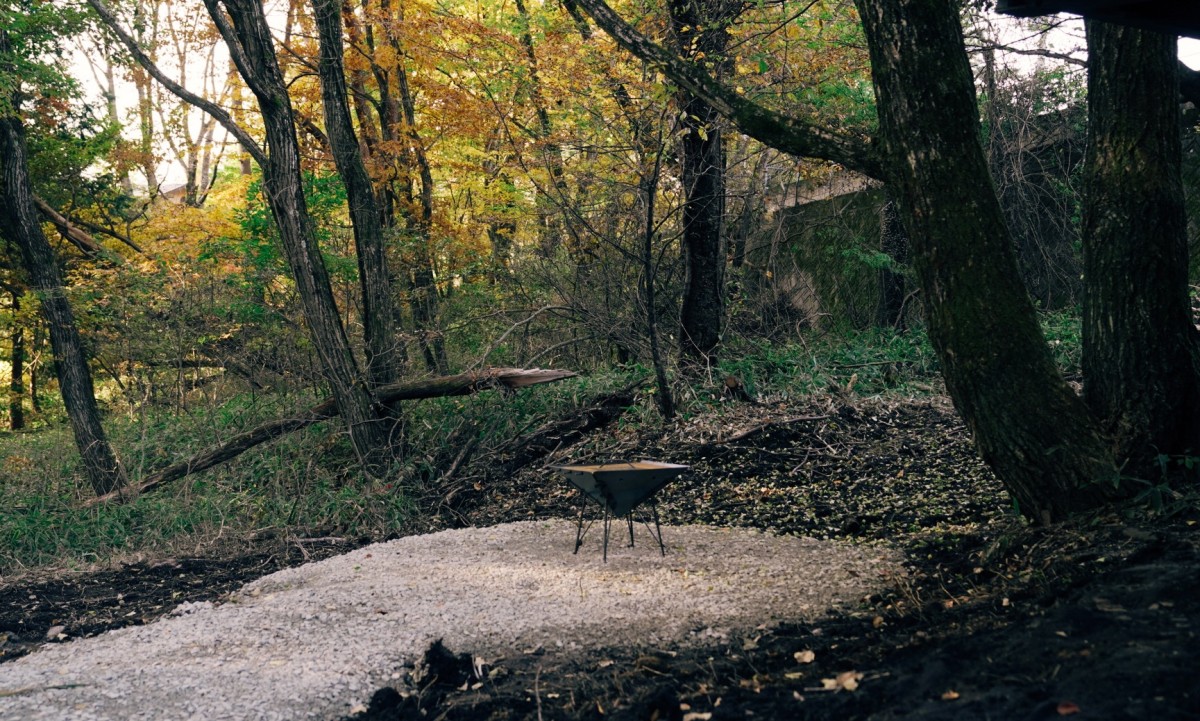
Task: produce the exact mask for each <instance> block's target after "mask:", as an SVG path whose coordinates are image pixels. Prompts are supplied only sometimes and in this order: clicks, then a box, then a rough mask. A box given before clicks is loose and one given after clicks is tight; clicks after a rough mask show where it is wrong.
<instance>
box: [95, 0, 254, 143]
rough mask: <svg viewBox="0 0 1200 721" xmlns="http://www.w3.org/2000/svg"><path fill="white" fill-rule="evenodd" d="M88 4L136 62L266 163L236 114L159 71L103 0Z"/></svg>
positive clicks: (173, 93) (172, 92)
mask: <svg viewBox="0 0 1200 721" xmlns="http://www.w3.org/2000/svg"><path fill="white" fill-rule="evenodd" d="M87 3H88V5H90V6H91V8H92V9H93V10H95V11H96V14H97V15H99V16H100V20H101V21H102V22H103V23H104V24H105V25H106V26H108V29H109V30H111V31H112V33H113V34H114V35H116V36H117V38H118V39H119V40H120V41H121V44H122V45H124V46H125V49H126V50H128V51H129V53H130V55H132V56H133V59H134V60H136V61H137V63H138V64H139V65H141V66H142V67H143V68H144V69H145V70H146V72H147V73H149V74H150V76H151V77H153V78H154V79H155V80H157V81H158V82H159V83H161V84H162V86H163V87H164V88H166V89H167V90H169V91H170V92H171V94H172V95H175V96H176V97H178V98H179V99H180V100H183V101H184V102H187V103H190V104H191V105H194V106H195V107H197V108H200V109H201V110H203V111H204V112H206V113H208V114H209V115H211V116H213V117H214V118H216V120H217V122H218V123H220V124H221V126H222V127H224V128H225V129H226V130H227V131H229V134H230V135H232V136H233V137H235V138H237V141H238V143H240V144H241V146H242V148H243V149H244V150H245V151H246V152H247V153H249V154H250V157H252V158H254V160H255V161H256V162H257V163H258V164H259V165H265V164H266V162H267V155H266V153H265V152H264V151H263V149H262V146H261V145H259V144H258V142H257V141H256V140H255V139H254V138H253V137H251V135H250V134H249V133H247V132H246V131H245V130H244V129H243V128H242V127H241V126H240V125H238V124H237V123H236V122H234V120H233V117H232V116H230V114H229V113H228V112H226V111H225V109H224V108H222V107H221V106H219V105H217V104H216V103H214V102H212V101H211V100H206V99H204V98H202V97H200V96H199V95H196V94H195V93H193V92H191V91H190V90H188V89H187V88H185V87H183V86H182V85H180V84H179V83H177V82H175V81H174V80H172V79H171V78H169V77H167V75H166V74H165V73H163V71H162V70H159V68H158V66H157V65H155V63H154V61H153V60H151V59H150V57H149V56H148V55H146V53H145V52H143V51H142V49H141V47H139V46H138V44H137V42H136V41H135V40H134V39H133V37H132V36H130V34H129V33H128V32H127V31H126V30H125V28H123V27H121V24H120V23H119V22H118V21H117V18H116V16H114V15H113V14H112V11H111V10H109V9H108V7H107V6H106V5H105V4H104V3H103V2H101V0H87Z"/></svg>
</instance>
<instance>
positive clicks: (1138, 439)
mask: <svg viewBox="0 0 1200 721" xmlns="http://www.w3.org/2000/svg"><path fill="white" fill-rule="evenodd" d="M1087 39H1088V58H1089V63H1088V118H1089V121H1088V150H1087V158H1086V160H1085V165H1084V177H1085V184H1086V185H1085V192H1084V203H1083V234H1082V235H1083V258H1084V304H1083V372H1084V398H1085V400H1086V401H1087V404H1088V406H1089V407H1090V408H1091V409H1092V412H1093V413H1094V414H1095V416H1096V417H1097V418H1098V419H1100V422H1101V424H1102V431H1103V432H1104V433H1105V434H1106V436H1108V437H1109V439H1110V440H1111V442H1112V444H1113V448H1114V451H1115V454H1116V457H1117V458H1119V459H1121V460H1123V461H1124V462H1125V463H1124V466H1123V468H1122V472H1123V473H1124V474H1126V475H1132V476H1136V477H1140V478H1143V479H1151V480H1157V478H1158V477H1160V476H1161V470H1160V469H1159V468H1158V467H1157V457H1158V456H1159V454H1166V455H1181V454H1194V453H1196V452H1197V450H1200V383H1198V380H1200V372H1198V368H1200V362H1198V359H1200V353H1198V346H1197V337H1196V336H1197V333H1196V329H1195V326H1193V324H1192V317H1191V306H1190V304H1189V301H1188V276H1187V273H1188V249H1187V220H1186V217H1185V212H1184V196H1183V183H1182V179H1181V162H1182V148H1181V139H1180V133H1181V127H1180V114H1179V103H1178V100H1177V99H1178V97H1179V71H1178V60H1177V54H1176V40H1175V38H1174V37H1173V36H1167V35H1163V34H1161V33H1156V32H1151V31H1147V30H1139V29H1135V28H1129V27H1122V26H1119V25H1112V24H1109V23H1101V22H1088V24H1087Z"/></svg>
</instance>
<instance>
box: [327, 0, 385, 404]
mask: <svg viewBox="0 0 1200 721" xmlns="http://www.w3.org/2000/svg"><path fill="white" fill-rule="evenodd" d="M341 7H342V0H313V10H314V12H315V16H316V24H317V33H318V38H319V41H320V54H321V57H320V61H319V63H318V71H319V73H320V76H321V100H322V104H323V105H324V108H325V132H326V133H327V134H328V135H329V145H330V148H331V149H332V151H333V159H334V162H335V164H336V165H337V169H338V174H339V175H341V177H342V183H343V185H345V187H346V201H347V204H348V205H349V207H350V222H351V225H352V226H353V228H354V245H355V250H356V254H357V256H358V278H359V285H360V287H361V290H362V323H363V331H364V334H365V336H366V346H367V377H368V378H369V379H370V382H371V385H372V386H380V385H384V384H387V383H394V382H395V381H396V379H397V377H398V373H397V368H396V363H395V360H394V359H395V356H394V353H393V349H394V346H395V343H396V327H395V310H394V308H393V307H392V283H391V277H390V275H389V274H388V268H387V255H386V253H385V251H384V244H383V221H382V218H383V216H382V214H381V212H380V210H379V204H378V202H377V200H376V197H375V188H374V186H373V185H372V183H371V177H370V176H369V175H368V174H367V168H366V165H365V164H364V163H363V158H362V153H361V152H360V149H359V144H358V138H357V137H355V135H354V126H353V124H352V122H351V120H350V107H349V103H348V99H347V95H346V79H345V75H344V60H343V55H342V16H341Z"/></svg>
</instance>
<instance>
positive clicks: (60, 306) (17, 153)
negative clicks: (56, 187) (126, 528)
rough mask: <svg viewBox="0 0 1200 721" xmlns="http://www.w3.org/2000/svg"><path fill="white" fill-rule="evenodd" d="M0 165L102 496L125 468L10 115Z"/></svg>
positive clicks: (73, 416)
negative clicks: (103, 415) (103, 416)
mask: <svg viewBox="0 0 1200 721" xmlns="http://www.w3.org/2000/svg"><path fill="white" fill-rule="evenodd" d="M7 45H8V41H7V37H6V36H5V35H4V33H3V32H2V31H0V52H6V51H7V50H8V48H7ZM14 112H15V111H14ZM0 166H2V168H0V169H2V170H3V189H2V192H0V219H2V221H3V222H2V223H0V228H2V232H3V235H4V236H5V237H7V238H8V239H9V240H10V241H12V242H13V243H14V244H15V245H16V246H17V248H19V249H20V252H21V260H22V263H23V264H24V266H25V272H26V273H27V274H28V275H29V280H30V283H31V285H32V290H33V292H34V293H35V294H36V296H37V297H38V300H39V301H40V302H41V305H42V314H43V315H44V316H45V318H46V324H47V325H48V326H49V327H50V344H51V346H52V347H53V348H54V360H55V364H54V365H55V369H56V370H57V371H58V383H59V390H60V392H61V393H62V398H63V405H65V406H66V409H67V416H68V417H69V418H70V420H71V430H72V431H73V432H74V435H75V445H76V446H77V447H78V449H79V455H80V457H81V458H82V459H83V467H84V471H85V472H86V473H87V477H88V481H89V482H90V483H91V485H92V489H93V490H94V491H95V492H96V494H97V495H103V494H105V493H109V492H110V491H114V490H117V489H119V488H121V487H122V486H124V485H125V469H124V468H123V467H122V466H121V463H120V462H119V461H118V460H117V457H116V454H114V453H113V450H112V447H111V446H110V445H109V443H108V438H107V437H105V435H104V428H103V426H101V425H100V411H99V409H98V408H97V407H96V394H95V390H94V389H93V386H92V374H91V370H90V369H89V368H88V363H87V357H86V356H85V354H84V351H83V343H82V342H81V341H80V338H79V331H78V330H77V329H76V327H75V316H74V314H73V313H72V312H71V305H70V304H69V303H68V302H67V296H66V293H65V291H64V289H63V282H62V276H61V275H60V274H59V272H58V264H57V263H56V261H55V258H54V251H53V250H51V248H50V244H49V243H48V242H47V241H46V236H45V234H44V233H43V232H42V226H41V223H40V222H39V220H38V215H37V209H36V208H35V207H34V204H33V189H32V187H31V186H30V182H29V165H28V157H27V153H26V149H25V129H24V128H23V127H22V125H21V121H20V119H19V118H18V117H17V116H16V115H15V114H14V115H10V116H4V117H0Z"/></svg>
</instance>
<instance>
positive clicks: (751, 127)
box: [576, 0, 883, 178]
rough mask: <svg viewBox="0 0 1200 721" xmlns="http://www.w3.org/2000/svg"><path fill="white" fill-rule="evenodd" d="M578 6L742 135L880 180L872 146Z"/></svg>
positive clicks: (593, 7) (597, 6)
mask: <svg viewBox="0 0 1200 721" xmlns="http://www.w3.org/2000/svg"><path fill="white" fill-rule="evenodd" d="M576 4H577V5H578V6H579V7H581V8H583V10H584V11H585V12H586V13H587V14H588V15H591V16H592V19H593V20H595V21H596V24H597V25H599V26H600V27H601V28H603V29H604V31H605V32H606V33H608V34H609V35H610V36H611V37H612V38H613V40H615V41H616V42H617V44H618V45H620V46H621V47H623V48H625V49H626V50H628V51H629V52H631V53H633V54H634V55H636V56H637V57H639V58H641V59H642V60H644V61H646V62H648V63H651V64H652V65H655V66H657V67H658V68H659V69H660V70H661V71H662V72H663V73H664V74H666V75H667V77H669V78H670V79H671V80H672V81H674V82H675V83H677V84H679V85H680V86H681V87H682V88H683V89H684V90H687V91H688V92H690V93H692V94H693V95H696V96H697V97H700V98H702V99H703V100H704V101H705V102H706V103H708V104H709V105H711V106H713V108H715V109H716V110H717V111H718V112H719V113H721V115H724V116H725V117H727V118H729V119H730V120H731V121H733V123H734V125H736V126H737V129H738V130H739V131H741V132H743V133H745V134H746V135H749V136H750V137H752V138H754V139H755V140H757V141H759V142H761V143H763V144H765V145H768V146H770V147H772V148H775V149H776V150H780V151H782V152H785V153H788V154H789V155H795V156H798V157H805V158H817V159H821V160H831V161H833V162H835V163H839V164H841V165H843V166H845V167H847V168H849V169H850V170H854V171H857V172H860V173H863V174H864V175H868V176H870V177H872V178H882V176H883V165H882V163H881V161H880V159H879V158H878V157H877V155H876V153H875V151H874V148H873V146H872V145H871V144H870V143H868V142H865V141H863V140H861V139H859V138H856V137H853V136H848V135H844V134H841V133H837V132H834V131H832V130H829V129H828V128H823V127H820V126H818V125H815V124H813V123H810V122H807V121H805V120H802V119H800V118H796V117H793V116H790V115H784V114H783V113H780V112H778V111H775V110H771V109H770V108H765V107H763V106H761V105H759V104H758V103H755V102H754V101H752V100H749V99H747V98H745V97H743V96H742V95H741V94H739V93H738V92H737V91H736V90H734V89H732V88H729V87H726V86H725V85H723V84H722V83H720V82H718V81H717V80H716V79H714V78H713V77H712V76H711V75H709V74H708V73H707V72H705V71H704V70H703V69H702V68H700V67H699V66H698V65H696V64H694V63H691V62H688V61H687V60H684V59H683V58H680V57H677V56H675V55H674V54H672V53H670V52H668V51H667V50H665V49H664V48H662V47H661V46H659V45H658V44H656V43H655V42H653V41H651V40H650V39H649V38H647V37H646V36H645V35H642V34H641V33H639V32H638V31H637V30H636V29H634V28H633V26H631V25H630V24H629V23H627V22H625V21H624V20H622V19H621V17H620V16H618V15H617V14H616V12H614V11H613V9H612V8H611V7H609V6H608V5H607V4H606V3H605V2H604V0H576Z"/></svg>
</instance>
